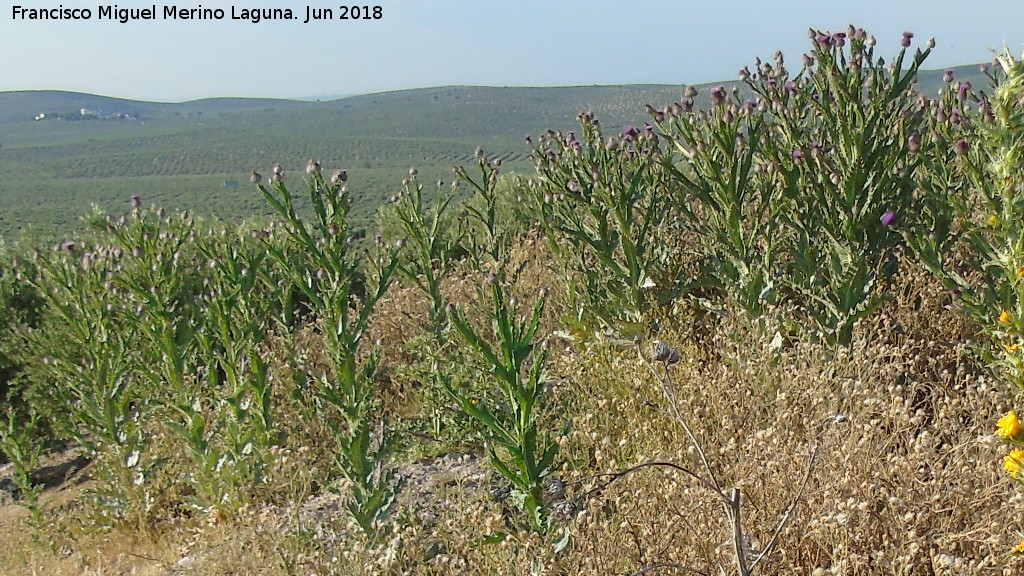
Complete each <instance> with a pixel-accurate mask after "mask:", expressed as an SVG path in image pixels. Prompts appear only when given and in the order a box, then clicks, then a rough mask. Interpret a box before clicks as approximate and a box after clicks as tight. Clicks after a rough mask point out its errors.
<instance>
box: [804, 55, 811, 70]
mask: <svg viewBox="0 0 1024 576" xmlns="http://www.w3.org/2000/svg"><path fill="white" fill-rule="evenodd" d="M803 60H804V67H805V68H810V67H811V66H814V56H811V55H810V54H804V58H803Z"/></svg>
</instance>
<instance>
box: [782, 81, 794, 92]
mask: <svg viewBox="0 0 1024 576" xmlns="http://www.w3.org/2000/svg"><path fill="white" fill-rule="evenodd" d="M784 88H785V89H786V92H789V93H790V94H793V93H795V92H796V83H795V82H793V81H792V80H790V81H789V82H786V85H785V86H784Z"/></svg>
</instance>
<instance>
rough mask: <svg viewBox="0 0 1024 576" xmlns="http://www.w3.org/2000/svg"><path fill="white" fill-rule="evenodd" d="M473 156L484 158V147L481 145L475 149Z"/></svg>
mask: <svg viewBox="0 0 1024 576" xmlns="http://www.w3.org/2000/svg"><path fill="white" fill-rule="evenodd" d="M473 156H474V157H475V158H483V157H484V149H483V148H482V147H480V146H477V147H476V150H474V151H473Z"/></svg>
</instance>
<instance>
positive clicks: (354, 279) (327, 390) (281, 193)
mask: <svg viewBox="0 0 1024 576" xmlns="http://www.w3.org/2000/svg"><path fill="white" fill-rule="evenodd" d="M307 174H308V175H309V180H308V188H309V194H310V202H311V204H312V207H313V212H314V214H315V217H314V218H313V220H312V222H307V221H306V220H305V219H303V218H302V217H301V216H299V214H298V213H297V212H296V209H295V203H294V201H293V197H292V194H291V192H289V190H288V188H287V187H286V186H285V184H284V172H283V171H282V170H281V168H280V166H276V167H275V168H274V175H273V177H272V185H271V186H270V187H269V188H268V187H266V186H264V185H263V183H262V182H259V179H258V178H254V180H257V182H258V186H259V190H260V192H261V193H262V194H263V196H264V198H265V199H266V200H267V202H268V203H269V204H270V205H271V206H272V207H273V208H274V210H275V211H277V213H278V214H279V215H280V216H281V217H282V218H283V219H284V227H283V228H284V233H285V235H286V236H287V237H288V239H289V240H290V241H291V242H292V243H294V245H295V246H296V247H297V248H298V249H297V250H289V251H285V250H284V249H283V248H282V247H281V246H280V245H276V244H275V243H272V242H267V250H268V252H269V253H270V255H271V256H272V257H273V258H274V259H276V260H277V261H278V263H279V264H280V265H281V266H282V268H283V269H284V270H286V272H287V273H288V274H289V275H290V280H291V282H292V283H293V284H294V285H295V286H297V287H298V288H299V289H300V290H301V291H302V293H303V294H304V295H305V296H306V298H308V300H309V302H310V306H311V308H312V312H313V314H314V316H315V317H316V319H317V324H318V327H319V329H320V331H321V332H322V333H323V335H324V337H325V338H324V345H325V348H326V353H327V356H328V364H329V367H330V372H329V373H326V374H320V375H318V376H314V375H311V374H310V373H309V372H308V371H306V370H304V369H302V368H301V367H298V366H296V367H295V368H296V374H297V378H299V379H300V381H301V384H300V387H301V388H304V389H309V390H310V392H311V393H312V394H313V396H314V399H313V403H312V404H311V405H310V406H311V408H315V412H310V413H308V415H307V416H308V417H310V418H316V417H317V415H318V414H321V415H323V416H326V417H327V423H328V425H329V427H330V428H331V431H332V432H333V433H334V439H335V442H336V443H337V453H336V458H335V462H336V464H337V465H338V466H339V468H340V469H341V471H342V473H343V474H344V476H345V478H346V479H347V481H348V483H349V484H350V486H351V492H352V500H351V501H350V502H349V504H348V510H349V513H350V514H351V515H352V518H353V519H354V520H355V521H356V522H357V523H358V524H359V526H360V527H361V528H362V529H363V531H364V532H366V533H367V534H369V535H374V534H377V533H378V531H379V528H380V523H381V521H382V520H383V519H384V517H385V515H386V514H387V513H388V511H389V510H390V507H391V504H392V502H393V501H394V497H395V493H396V491H397V490H398V488H399V486H398V484H397V483H396V482H395V481H394V477H393V474H392V472H391V471H390V469H388V468H387V465H388V459H389V458H390V457H391V453H392V446H393V440H394V438H393V435H392V433H391V431H390V430H389V429H388V428H387V427H386V425H385V422H384V418H383V417H376V416H375V414H376V413H377V412H378V410H377V404H376V399H375V397H374V391H373V384H374V376H375V374H376V372H377V357H376V352H373V353H370V354H368V355H367V354H361V351H360V347H361V344H362V341H363V336H364V335H365V334H366V330H367V328H368V326H369V323H370V319H371V314H372V312H373V309H374V307H375V306H376V304H377V302H378V301H380V299H381V298H382V297H383V296H384V294H385V293H386V292H387V289H388V287H389V286H390V284H391V281H392V278H393V275H394V273H395V271H396V270H397V269H398V265H399V259H398V256H397V250H396V249H391V250H387V251H380V252H379V253H378V254H376V255H373V256H371V255H369V253H368V254H367V256H368V257H367V258H366V260H365V268H364V267H362V266H360V264H359V261H358V259H357V258H356V257H355V256H354V255H353V254H352V249H351V246H352V245H351V243H350V242H349V238H350V236H349V233H350V228H349V225H350V224H349V222H348V220H347V215H348V211H349V207H350V205H351V196H350V195H349V194H348V188H347V185H346V179H347V175H346V174H345V173H344V172H337V173H335V174H334V176H333V177H332V178H331V180H330V181H329V182H328V181H327V180H325V179H324V177H323V174H322V173H321V171H320V166H319V164H318V163H316V162H314V161H312V160H311V161H310V163H309V166H308V167H307ZM375 431H376V434H375V433H374V432H375Z"/></svg>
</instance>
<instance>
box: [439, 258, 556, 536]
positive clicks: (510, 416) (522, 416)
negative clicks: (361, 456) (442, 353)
mask: <svg viewBox="0 0 1024 576" xmlns="http://www.w3.org/2000/svg"><path fill="white" fill-rule="evenodd" d="M480 297H481V300H484V301H486V303H487V304H486V305H487V312H486V314H487V318H488V319H489V320H490V321H491V324H492V334H489V335H486V334H484V333H483V332H482V331H481V330H479V329H478V328H477V327H476V326H474V324H473V323H472V322H471V320H470V319H469V317H468V316H467V315H466V312H465V310H463V309H455V310H454V311H453V312H452V313H451V314H450V319H451V323H452V326H453V327H454V328H455V330H456V331H457V332H458V334H459V336H460V337H461V338H462V340H463V342H465V343H466V344H467V345H468V346H469V347H470V348H471V349H472V350H473V352H474V353H475V355H476V356H478V358H479V359H480V361H481V362H482V367H481V369H480V373H479V377H480V378H487V379H488V380H490V381H491V383H492V384H493V385H494V386H495V392H496V394H494V395H493V396H490V397H488V398H484V399H481V398H478V397H474V396H471V395H470V394H468V393H467V391H465V390H463V389H461V388H459V387H458V386H456V385H455V384H453V382H452V381H451V380H450V379H449V378H448V377H447V376H446V374H445V372H444V371H440V370H438V371H436V373H437V377H438V378H439V379H440V380H441V384H442V385H443V386H444V388H445V390H446V391H447V392H448V394H449V395H450V396H451V397H452V398H453V399H454V400H455V401H456V402H457V403H458V405H459V407H460V408H461V409H462V411H463V412H465V413H466V414H467V415H469V416H471V417H472V418H474V419H476V420H477V421H479V422H480V423H481V424H483V425H484V428H483V430H484V432H483V434H484V440H485V444H486V449H487V455H488V458H489V460H490V462H491V464H492V465H493V466H494V467H495V469H496V470H497V471H498V472H499V473H500V474H501V475H502V476H504V477H505V478H506V479H508V480H509V481H510V482H511V483H512V485H513V486H514V488H515V490H516V491H518V493H519V495H520V496H521V497H522V507H523V511H524V512H525V514H526V518H527V524H528V526H529V527H530V529H532V530H534V531H537V532H543V531H544V530H546V529H547V522H546V519H545V514H544V497H543V496H544V494H543V484H542V482H543V480H544V478H545V477H546V476H548V475H549V474H550V473H551V472H552V471H553V470H554V469H555V458H556V456H557V455H558V444H557V443H556V442H555V441H554V440H553V439H552V438H551V437H550V436H549V435H548V434H546V433H545V432H544V430H543V427H542V423H541V410H542V407H543V406H542V403H543V400H544V395H545V386H544V362H545V359H546V357H547V349H546V346H545V344H543V343H541V342H540V341H539V340H538V335H537V331H538V329H539V328H540V320H541V315H542V313H543V311H544V303H545V298H546V295H545V294H541V296H540V298H539V299H538V300H537V303H536V304H535V305H534V307H533V310H532V312H531V313H530V314H529V315H523V314H522V312H523V311H522V310H521V309H520V305H519V303H518V302H511V301H510V300H511V299H510V298H508V296H507V295H506V293H505V290H504V288H503V287H502V285H501V281H500V279H499V278H498V277H497V275H494V274H491V275H490V276H489V277H488V281H487V285H486V286H484V287H482V288H481V295H480ZM491 400H493V403H492V402H491Z"/></svg>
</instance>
